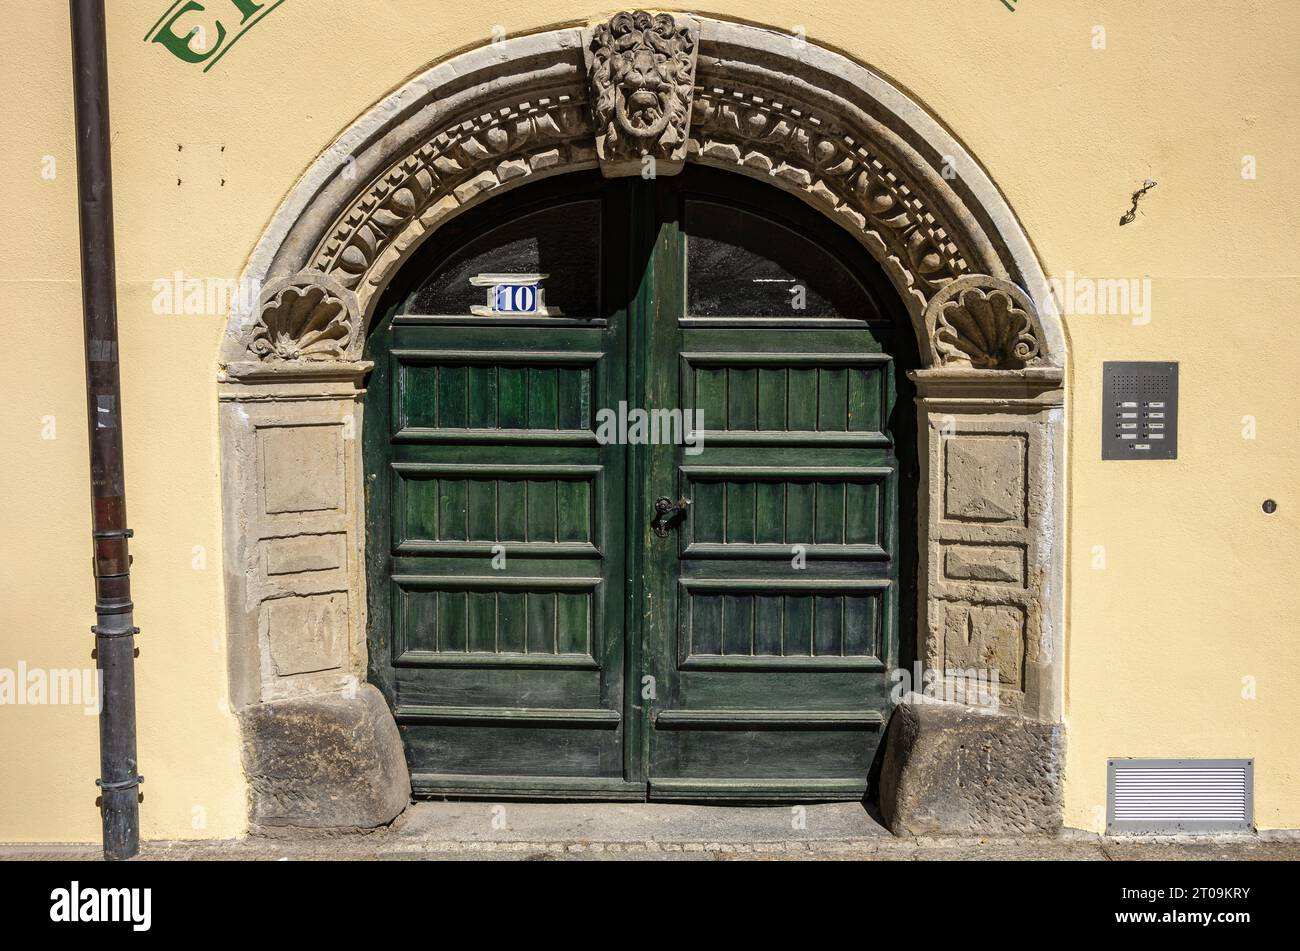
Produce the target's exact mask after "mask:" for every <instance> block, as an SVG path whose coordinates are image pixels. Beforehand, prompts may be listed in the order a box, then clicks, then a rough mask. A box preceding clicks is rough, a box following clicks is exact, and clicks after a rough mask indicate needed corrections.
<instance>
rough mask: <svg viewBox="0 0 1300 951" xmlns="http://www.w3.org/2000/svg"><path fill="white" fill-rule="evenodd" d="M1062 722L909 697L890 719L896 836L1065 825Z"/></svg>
mask: <svg viewBox="0 0 1300 951" xmlns="http://www.w3.org/2000/svg"><path fill="white" fill-rule="evenodd" d="M1062 742H1063V735H1062V733H1061V727H1060V725H1059V724H1054V723H1044V722H1041V721H1036V720H1028V719H1025V718H1023V717H1021V716H1018V715H1014V714H1010V715H1009V714H999V713H985V712H981V711H979V710H976V709H973V708H970V707H965V706H961V705H959V704H954V703H936V702H928V701H921V700H919V698H917V697H916V696H915V695H911V696H909V697H907V698H904V701H903V703H901V704H900V705H899V706H898V707H897V708H896V709H895V710H894V714H893V716H892V717H891V718H890V721H889V727H888V730H887V732H886V736H885V756H884V762H883V764H882V767H881V774H880V811H881V813H882V815H883V817H884V821H885V824H886V825H887V826H888V827H889V829H890V831H891V832H893V833H894V834H895V835H971V834H988V835H1014V834H1025V833H1049V834H1050V833H1055V832H1057V831H1058V830H1059V829H1060V827H1061V790H1060V783H1061V758H1062V755H1061V754H1062V748H1061V744H1062Z"/></svg>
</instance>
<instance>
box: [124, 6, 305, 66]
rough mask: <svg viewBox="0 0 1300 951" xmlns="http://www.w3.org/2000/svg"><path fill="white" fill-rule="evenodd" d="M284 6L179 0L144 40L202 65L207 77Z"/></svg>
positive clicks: (179, 57)
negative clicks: (209, 72)
mask: <svg viewBox="0 0 1300 951" xmlns="http://www.w3.org/2000/svg"><path fill="white" fill-rule="evenodd" d="M283 2H284V0H216V2H212V0H210V2H209V4H208V5H205V4H203V3H200V2H199V0H176V2H175V3H173V4H172V5H171V6H170V7H168V8H167V10H166V12H164V13H163V15H162V16H161V17H159V18H158V21H157V22H156V23H154V25H153V26H152V27H150V28H149V32H148V33H146V34H145V38H144V39H145V42H146V43H158V44H160V45H161V46H162V47H163V48H164V49H166V50H167V51H168V52H169V53H171V54H172V55H173V56H175V57H176V58H177V59H179V60H181V61H182V62H185V63H191V64H199V63H203V64H204V66H203V71H204V72H205V73H206V72H207V71H208V70H209V69H211V68H212V67H213V66H214V65H216V63H217V61H218V60H219V59H221V57H223V56H225V55H226V53H227V52H229V50H230V48H231V47H233V46H234V45H235V44H236V43H237V42H239V39H240V37H242V36H243V35H244V34H245V33H247V32H248V31H249V30H250V29H252V28H253V27H254V26H256V25H257V24H258V23H260V22H261V21H262V20H263V19H265V18H266V16H267V15H268V14H270V13H271V11H272V10H274V9H275V8H276V7H278V6H279V5H280V4H281V3H283ZM210 8H211V9H210ZM200 15H203V16H200ZM236 17H237V18H238V23H237V24H236V23H235V20H236ZM182 19H185V24H181V23H179V21H180V20H182ZM227 23H229V24H231V26H227ZM187 26H188V28H187Z"/></svg>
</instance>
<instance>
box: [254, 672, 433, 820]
mask: <svg viewBox="0 0 1300 951" xmlns="http://www.w3.org/2000/svg"><path fill="white" fill-rule="evenodd" d="M240 721H241V724H242V726H243V731H244V772H245V774H246V775H247V778H248V785H249V797H250V799H251V803H250V818H251V821H252V823H253V826H254V827H255V828H257V827H261V828H268V829H269V828H284V827H292V828H303V829H319V830H332V831H347V830H360V829H373V828H375V827H376V826H381V825H385V824H387V823H389V822H392V821H393V819H395V818H396V817H397V816H398V815H399V814H400V813H401V812H402V810H403V809H405V808H406V806H407V804H408V803H409V802H410V799H411V777H410V773H409V772H408V771H407V768H406V755H405V753H404V752H403V750H402V740H401V737H400V736H399V735H398V732H397V724H396V723H395V722H394V721H393V715H392V713H391V712H390V711H389V709H388V704H387V703H385V702H384V698H383V695H382V694H380V692H379V691H378V690H376V689H375V688H374V687H373V686H372V685H370V684H363V685H361V687H360V688H359V689H358V691H357V695H356V696H355V697H351V698H349V697H343V696H338V695H321V696H316V697H304V698H301V699H293V700H275V701H271V702H269V703H260V704H256V705H255V706H251V707H248V708H247V709H245V710H244V711H242V712H241V714H240Z"/></svg>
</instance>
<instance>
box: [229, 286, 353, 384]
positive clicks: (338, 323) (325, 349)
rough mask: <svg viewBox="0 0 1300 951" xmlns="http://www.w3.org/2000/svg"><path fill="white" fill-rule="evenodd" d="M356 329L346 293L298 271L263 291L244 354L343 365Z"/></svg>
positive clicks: (351, 296)
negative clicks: (331, 362)
mask: <svg viewBox="0 0 1300 951" xmlns="http://www.w3.org/2000/svg"><path fill="white" fill-rule="evenodd" d="M356 326H357V321H356V303H355V297H354V295H353V294H352V292H351V291H349V290H347V289H346V288H344V287H343V286H342V285H341V284H339V283H338V282H337V281H335V280H334V279H333V278H331V277H329V276H328V275H326V274H322V273H319V272H312V271H303V272H300V273H298V274H295V275H294V276H292V277H289V278H285V279H282V280H279V281H276V282H274V283H272V284H271V285H270V286H268V287H267V288H266V290H265V291H263V293H262V299H261V312H260V314H259V316H258V320H257V323H256V324H255V325H254V326H253V331H252V338H251V341H250V342H249V345H248V349H249V351H250V352H251V353H252V354H253V355H254V356H256V357H258V358H259V359H260V360H262V361H277V362H278V361H283V362H286V363H295V362H315V361H322V360H333V361H339V360H346V359H348V347H349V344H350V343H351V341H352V333H353V330H354V329H355V327H356Z"/></svg>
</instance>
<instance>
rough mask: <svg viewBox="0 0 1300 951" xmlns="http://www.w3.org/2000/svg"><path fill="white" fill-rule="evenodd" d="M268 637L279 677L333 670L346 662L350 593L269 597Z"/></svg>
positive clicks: (267, 611) (265, 606) (265, 605)
mask: <svg viewBox="0 0 1300 951" xmlns="http://www.w3.org/2000/svg"><path fill="white" fill-rule="evenodd" d="M262 610H263V611H264V612H265V614H266V638H267V643H268V645H269V647H270V652H271V663H272V664H273V665H274V666H275V673H276V675H277V676H280V677H291V676H293V675H294V674H305V673H311V672H312V671H317V670H334V669H336V668H338V667H342V666H343V645H344V644H346V643H347V636H348V596H347V594H346V593H344V592H332V593H327V594H312V595H306V596H302V597H297V596H294V597H288V598H277V599H276V600H273V601H267V602H266V603H265V604H264V605H263V606H262Z"/></svg>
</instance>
